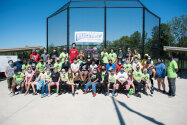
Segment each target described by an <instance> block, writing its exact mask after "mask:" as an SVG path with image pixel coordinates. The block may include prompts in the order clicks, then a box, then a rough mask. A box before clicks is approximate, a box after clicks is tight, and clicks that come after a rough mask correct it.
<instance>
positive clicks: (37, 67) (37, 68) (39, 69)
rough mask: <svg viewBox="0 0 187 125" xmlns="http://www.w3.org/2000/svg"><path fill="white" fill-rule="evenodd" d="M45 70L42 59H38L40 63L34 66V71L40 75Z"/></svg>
mask: <svg viewBox="0 0 187 125" xmlns="http://www.w3.org/2000/svg"><path fill="white" fill-rule="evenodd" d="M44 69H45V63H44V60H43V58H40V61H39V62H38V64H37V65H36V71H39V72H40V73H42V72H43V71H44Z"/></svg>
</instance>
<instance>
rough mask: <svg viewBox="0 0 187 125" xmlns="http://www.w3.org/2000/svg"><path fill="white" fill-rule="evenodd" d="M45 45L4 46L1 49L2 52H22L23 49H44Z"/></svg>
mask: <svg viewBox="0 0 187 125" xmlns="http://www.w3.org/2000/svg"><path fill="white" fill-rule="evenodd" d="M42 48H43V46H27V47H17V48H3V49H0V53H7V52H21V51H29V50H33V49H36V50H38V49H42Z"/></svg>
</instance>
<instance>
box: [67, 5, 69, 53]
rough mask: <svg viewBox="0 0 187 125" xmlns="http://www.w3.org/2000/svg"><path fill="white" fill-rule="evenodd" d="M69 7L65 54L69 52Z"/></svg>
mask: <svg viewBox="0 0 187 125" xmlns="http://www.w3.org/2000/svg"><path fill="white" fill-rule="evenodd" d="M69 42H70V41H69V7H68V8H67V52H69Z"/></svg>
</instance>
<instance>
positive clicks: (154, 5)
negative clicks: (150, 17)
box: [0, 0, 187, 48]
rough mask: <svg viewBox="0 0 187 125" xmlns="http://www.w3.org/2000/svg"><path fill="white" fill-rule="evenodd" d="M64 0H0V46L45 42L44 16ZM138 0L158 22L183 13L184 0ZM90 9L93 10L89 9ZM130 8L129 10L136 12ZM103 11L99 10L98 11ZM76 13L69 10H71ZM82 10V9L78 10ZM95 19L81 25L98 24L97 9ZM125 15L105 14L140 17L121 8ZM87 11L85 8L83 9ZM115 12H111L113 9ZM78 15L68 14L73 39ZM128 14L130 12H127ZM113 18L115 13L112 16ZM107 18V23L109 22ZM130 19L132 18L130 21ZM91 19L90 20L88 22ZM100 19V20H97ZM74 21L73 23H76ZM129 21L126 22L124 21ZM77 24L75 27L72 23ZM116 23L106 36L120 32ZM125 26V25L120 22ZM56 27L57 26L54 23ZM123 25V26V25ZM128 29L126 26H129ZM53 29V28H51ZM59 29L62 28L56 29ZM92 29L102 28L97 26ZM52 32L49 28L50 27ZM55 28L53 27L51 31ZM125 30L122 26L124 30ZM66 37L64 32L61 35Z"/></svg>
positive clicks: (79, 21)
mask: <svg viewBox="0 0 187 125" xmlns="http://www.w3.org/2000/svg"><path fill="white" fill-rule="evenodd" d="M67 1H68V0H0V20H1V21H0V48H10V47H23V46H26V45H28V46H37V45H42V46H44V47H45V46H46V17H47V16H49V15H50V14H52V13H53V12H55V11H56V10H57V9H58V8H60V7H61V6H62V5H64V4H65V3H66V2H67ZM141 1H142V3H143V4H144V5H145V6H146V7H147V8H148V9H150V10H151V11H152V12H153V13H155V14H157V15H158V16H160V17H161V20H162V23H166V22H167V21H169V20H171V19H172V17H174V16H180V15H182V14H187V8H186V5H187V0H141ZM90 11H93V10H90ZM135 11H136V10H134V11H133V13H138V12H135ZM100 12H101V13H103V12H102V11H100ZM73 13H76V12H75V11H72V14H73ZM78 13H79V14H80V13H83V11H80V12H78ZM96 13H98V14H97V20H96V21H95V22H96V23H95V24H94V25H93V26H88V24H86V26H85V25H84V26H85V27H87V29H88V30H89V28H90V29H92V28H93V27H97V26H98V25H102V23H103V20H102V19H100V15H101V14H99V11H98V12H96ZM123 13H124V15H126V16H125V18H124V17H123V18H122V17H119V16H118V17H119V19H115V18H114V19H113V18H112V17H110V16H108V19H110V21H112V19H113V20H114V21H115V22H116V23H118V22H119V20H127V19H128V20H134V21H137V20H138V19H140V18H141V16H140V17H135V16H133V18H128V13H127V11H126V12H123ZM84 14H85V15H87V14H89V11H88V12H85V13H84ZM113 14H115V12H113ZM78 17H79V16H78V15H77V16H75V17H72V19H71V22H72V23H75V25H73V26H72V25H71V27H70V30H71V32H70V40H71V42H73V39H74V38H73V35H74V31H76V30H77V29H79V28H80V27H81V25H78V24H80V23H81V20H80V19H78ZM131 17H132V16H131ZM116 18H117V17H116ZM110 21H108V25H109V24H112V22H110ZM132 22H133V21H132ZM90 23H91V22H90ZM100 23H101V24H100ZM76 24H77V25H76ZM128 25H130V24H128ZM74 26H75V27H77V29H76V28H75V27H74ZM116 27H119V26H117V25H116V26H114V27H109V28H108V30H109V32H108V36H109V38H108V39H110V40H113V39H117V35H122V34H120V33H122V31H119V33H116V34H115V33H113V32H111V31H115V28H116ZM124 27H125V26H124ZM131 27H137V29H138V30H140V32H141V29H139V27H141V22H138V23H137V22H136V25H134V26H131ZM57 28H58V27H57ZM126 28H127V27H126ZM129 29H130V28H129ZM54 30H55V29H54ZM60 30H62V29H60ZM95 30H99V31H102V29H100V28H96V29H95ZM51 32H53V31H51ZM54 32H55V31H54ZM124 32H125V30H124ZM130 33H131V31H130V30H128V31H127V32H126V34H127V35H128V34H130ZM62 37H63V39H64V40H66V36H65V37H64V36H62Z"/></svg>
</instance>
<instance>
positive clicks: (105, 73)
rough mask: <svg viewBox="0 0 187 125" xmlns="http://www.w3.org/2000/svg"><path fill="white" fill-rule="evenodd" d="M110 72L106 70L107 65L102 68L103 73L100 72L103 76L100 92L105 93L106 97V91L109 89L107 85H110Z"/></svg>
mask: <svg viewBox="0 0 187 125" xmlns="http://www.w3.org/2000/svg"><path fill="white" fill-rule="evenodd" d="M108 75H109V74H108V71H107V70H106V65H105V64H103V65H102V66H101V71H100V76H101V80H100V83H99V84H100V91H99V92H103V93H105V96H106V94H107V93H106V89H107V84H108Z"/></svg>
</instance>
